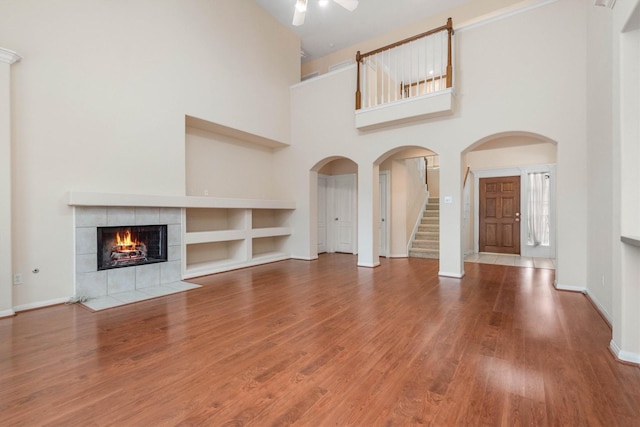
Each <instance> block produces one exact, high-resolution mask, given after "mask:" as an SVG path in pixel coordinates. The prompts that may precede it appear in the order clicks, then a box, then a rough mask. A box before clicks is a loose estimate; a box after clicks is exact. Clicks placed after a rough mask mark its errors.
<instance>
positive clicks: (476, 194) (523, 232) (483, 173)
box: [471, 163, 558, 258]
mask: <svg viewBox="0 0 640 427" xmlns="http://www.w3.org/2000/svg"><path fill="white" fill-rule="evenodd" d="M471 172H472V173H473V184H474V189H473V252H474V253H479V252H480V246H479V240H480V221H479V220H478V218H480V178H500V177H505V176H519V177H520V213H521V215H520V220H521V223H522V224H526V222H527V209H526V203H527V198H526V194H527V191H528V183H527V181H526V179H527V174H529V173H532V172H545V173H549V176H550V177H551V180H552V183H551V184H552V185H551V195H550V198H551V207H550V212H551V220H550V223H551V224H550V228H551V229H550V236H549V239H550V246H549V247H548V248H547V251H548V252H547V253H537V254H532V253H531V251H530V250H529V251H527V249H528V248H527V228H526V227H525V226H521V227H520V255H521V256H528V257H542V258H555V257H556V244H557V242H556V239H557V231H556V217H555V215H556V206H557V203H558V201H557V198H556V185H555V183H556V179H557V174H556V165H555V164H553V163H548V164H539V165H524V166H517V167H512V168H498V169H471Z"/></svg>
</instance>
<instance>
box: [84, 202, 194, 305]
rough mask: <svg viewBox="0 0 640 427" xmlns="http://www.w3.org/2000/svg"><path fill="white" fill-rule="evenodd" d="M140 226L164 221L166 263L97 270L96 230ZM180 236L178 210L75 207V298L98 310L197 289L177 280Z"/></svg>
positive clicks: (179, 214) (180, 224)
mask: <svg viewBox="0 0 640 427" xmlns="http://www.w3.org/2000/svg"><path fill="white" fill-rule="evenodd" d="M143 225H145V226H146V225H167V261H166V262H159V263H155V264H145V265H135V266H129V267H121V268H115V269H108V270H98V266H97V252H98V248H97V228H98V227H111V226H124V227H128V226H143ZM181 236H182V211H181V209H180V208H154V207H120V206H118V207H112V206H77V207H76V208H75V242H76V245H75V259H76V283H75V298H77V299H83V300H84V299H86V301H85V302H84V303H83V305H85V306H86V307H88V308H90V309H91V310H96V311H97V310H104V309H106V308H111V307H116V306H119V305H124V304H130V303H133V302H137V301H144V300H147V299H151V298H157V297H159V296H164V295H170V294H173V293H176V292H182V291H186V290H189V289H194V288H197V287H199V286H198V285H194V284H191V283H187V282H183V281H182V280H181V279H182V274H181V255H182V252H181V247H182V246H181V245H182V237H181Z"/></svg>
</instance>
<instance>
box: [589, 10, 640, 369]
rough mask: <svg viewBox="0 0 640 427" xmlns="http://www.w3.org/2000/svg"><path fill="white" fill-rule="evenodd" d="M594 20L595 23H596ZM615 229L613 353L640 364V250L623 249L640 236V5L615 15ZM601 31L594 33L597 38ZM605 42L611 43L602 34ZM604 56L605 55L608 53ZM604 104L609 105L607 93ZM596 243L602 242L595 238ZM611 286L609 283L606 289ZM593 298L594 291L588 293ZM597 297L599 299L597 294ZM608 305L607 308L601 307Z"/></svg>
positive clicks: (595, 30) (613, 233)
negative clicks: (627, 237) (627, 239)
mask: <svg viewBox="0 0 640 427" xmlns="http://www.w3.org/2000/svg"><path fill="white" fill-rule="evenodd" d="M593 19H594V20H595V19H597V17H595V18H593ZM611 19H612V23H611V26H610V27H609V25H606V22H605V25H602V28H601V29H600V31H602V32H605V33H606V31H607V30H608V29H609V28H611V29H612V50H611V56H612V64H613V67H612V73H611V78H610V79H611V81H612V83H613V84H612V89H611V91H612V111H613V114H612V123H613V126H612V134H613V136H612V141H613V148H612V151H613V155H612V158H613V171H614V173H613V178H612V181H613V186H612V190H613V191H612V193H613V203H612V207H613V214H612V217H613V224H612V230H613V232H612V234H611V246H612V248H613V250H612V270H613V275H612V280H611V281H612V284H611V288H612V313H611V317H612V318H613V322H612V323H613V339H612V341H611V349H612V350H613V351H614V353H615V354H616V355H617V356H618V357H619V358H621V359H624V360H628V361H631V362H635V363H640V334H638V324H640V310H638V307H639V306H640V287H639V286H638V283H640V267H639V266H640V249H639V248H637V247H634V246H631V245H628V244H624V243H621V241H620V236H621V235H631V236H638V235H639V234H640V221H638V213H639V212H640V192H639V191H638V188H639V184H640V173H639V172H638V164H637V159H638V155H639V153H640V143H639V141H640V123H639V122H638V117H639V116H640V83H639V82H638V75H640V30H639V29H640V2H639V1H638V0H620V1H617V2H616V6H615V8H614V9H613V11H612V18H611ZM597 34H598V29H597V28H596V29H594V35H597ZM602 37H608V36H607V34H603V35H602ZM605 53H607V52H606V51H605ZM604 95H605V98H604V99H605V100H606V93H605V94H604ZM595 236H596V237H594V240H595V238H597V237H599V236H598V235H597V234H596V235H595ZM606 285H607V284H606V283H605V286H606ZM589 291H590V292H591V288H590V289H589ZM594 295H595V296H596V297H598V296H599V293H595V292H594ZM603 305H604V303H603Z"/></svg>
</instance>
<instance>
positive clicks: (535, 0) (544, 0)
mask: <svg viewBox="0 0 640 427" xmlns="http://www.w3.org/2000/svg"><path fill="white" fill-rule="evenodd" d="M557 1H559V0H529V1H524V2H520V3H517V4H515V5H512V6H508V7H505V8H502V9H500V10H497V11H494V12H491V13H488V14H486V15H482V16H479V17H477V18H474V19H471V20H469V21H466V22H463V23H462V24H460V25H459V26H457V27H455V31H456V33H459V32H464V31H467V30H473V29H475V28H478V27H482V26H484V25H488V24H492V23H494V22H496V21H501V20H503V19H507V18H511V17H512V16H515V15H519V14H521V13H526V12H529V11H531V10H533V9H537V8H539V7H543V6H547V5H549V4H551V3H555V2H557Z"/></svg>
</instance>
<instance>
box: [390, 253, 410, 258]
mask: <svg viewBox="0 0 640 427" xmlns="http://www.w3.org/2000/svg"><path fill="white" fill-rule="evenodd" d="M389 258H408V255H407V254H390V255H389Z"/></svg>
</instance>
